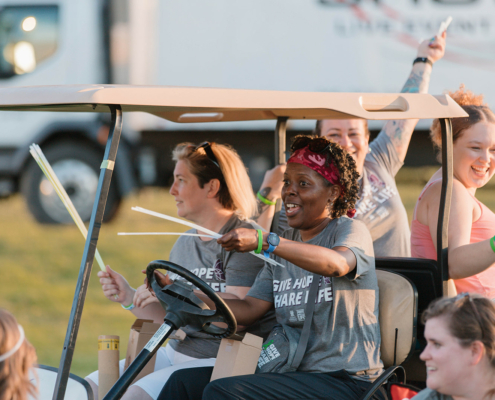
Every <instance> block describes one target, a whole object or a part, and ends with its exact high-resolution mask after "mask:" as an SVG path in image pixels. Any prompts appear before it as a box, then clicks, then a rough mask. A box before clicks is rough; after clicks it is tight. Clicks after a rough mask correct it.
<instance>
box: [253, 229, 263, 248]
mask: <svg viewBox="0 0 495 400" xmlns="http://www.w3.org/2000/svg"><path fill="white" fill-rule="evenodd" d="M256 230H257V231H258V248H257V249H256V250H255V251H254V252H255V253H256V254H261V251H262V250H263V231H262V230H261V229H256Z"/></svg>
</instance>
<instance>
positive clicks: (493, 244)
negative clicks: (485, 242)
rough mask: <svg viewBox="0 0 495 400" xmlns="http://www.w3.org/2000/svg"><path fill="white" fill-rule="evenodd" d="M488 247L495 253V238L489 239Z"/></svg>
mask: <svg viewBox="0 0 495 400" xmlns="http://www.w3.org/2000/svg"><path fill="white" fill-rule="evenodd" d="M490 246H491V247H492V250H493V252H494V253H495V236H494V237H492V238H491V239H490Z"/></svg>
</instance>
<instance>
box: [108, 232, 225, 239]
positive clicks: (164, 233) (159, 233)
mask: <svg viewBox="0 0 495 400" xmlns="http://www.w3.org/2000/svg"><path fill="white" fill-rule="evenodd" d="M117 235H119V236H131V235H143V236H144V235H177V236H200V237H209V238H212V239H216V238H215V236H212V235H200V234H198V233H187V232H119V233H117Z"/></svg>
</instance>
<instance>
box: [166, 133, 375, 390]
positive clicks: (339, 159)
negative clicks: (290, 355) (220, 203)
mask: <svg viewBox="0 0 495 400" xmlns="http://www.w3.org/2000/svg"><path fill="white" fill-rule="evenodd" d="M291 150H292V155H291V157H290V159H289V161H288V164H287V169H286V171H285V175H284V187H283V191H282V198H283V201H284V204H285V207H286V210H287V218H288V221H289V225H290V227H291V228H290V229H288V230H286V231H285V232H284V233H283V234H282V237H278V236H277V235H276V234H274V233H269V234H268V233H265V234H262V236H261V241H260V242H259V237H258V236H257V235H256V234H255V233H253V232H250V231H249V230H246V229H235V230H233V231H231V232H229V233H227V234H225V235H224V236H223V237H222V238H220V239H218V243H220V244H221V245H222V246H223V247H224V248H225V249H227V250H236V251H238V252H245V251H251V250H255V251H266V252H269V253H271V257H272V258H274V259H275V260H276V261H278V262H280V263H282V264H283V265H284V266H285V267H280V266H272V265H271V264H268V263H265V267H264V268H263V270H262V271H261V272H260V274H259V275H258V276H257V278H256V280H255V282H254V284H253V286H252V288H251V289H250V291H249V292H248V294H247V296H246V297H245V298H244V299H243V300H229V299H226V300H225V301H226V303H227V304H228V306H229V307H230V308H231V310H232V311H233V313H234V314H235V316H236V318H237V322H238V323H240V324H243V325H250V324H252V323H254V322H255V321H256V320H257V319H258V318H260V317H261V316H262V315H263V314H264V313H266V312H267V311H268V310H269V309H271V308H272V307H274V308H275V315H276V318H277V322H278V323H279V324H283V327H284V331H285V332H286V333H287V332H293V333H294V332H296V337H297V336H304V335H303V334H302V332H303V331H304V329H303V327H304V323H305V321H308V322H309V330H308V332H309V336H308V337H309V339H308V342H307V346H306V348H305V351H304V352H303V353H302V354H303V356H302V360H301V361H300V364H299V366H298V368H297V372H283V373H278V372H265V371H266V370H264V368H265V366H261V368H262V373H256V374H253V375H244V376H236V377H231V378H223V379H218V380H215V381H213V382H211V383H209V381H210V378H211V374H212V370H213V367H210V368H193V369H187V370H182V371H177V372H175V373H174V374H172V376H171V377H170V379H169V380H168V382H167V384H166V385H165V386H164V388H163V390H162V392H161V393H160V396H159V399H162V400H165V399H167V400H168V399H190V400H191V399H201V398H203V399H208V400H212V399H215V400H222V399H252V400H255V399H256V400H260V399H282V398H283V399H286V398H297V399H315V398H325V399H342V400H344V399H345V400H349V399H351V400H352V399H358V398H360V396H361V395H362V394H363V392H365V391H366V390H367V389H368V388H369V387H370V385H371V384H372V382H373V380H374V379H375V378H376V377H378V376H379V375H380V373H381V372H382V367H383V365H382V362H381V360H380V327H379V323H378V283H377V277H376V273H375V263H374V256H373V243H372V240H371V236H370V233H369V231H368V230H367V229H366V227H365V226H364V224H363V223H362V222H360V221H356V220H353V219H351V218H348V216H347V215H352V213H353V212H354V210H353V209H354V204H355V202H356V199H357V191H358V187H357V178H358V174H357V172H356V169H355V162H354V160H353V159H352V157H351V156H349V155H348V154H347V153H346V152H345V151H344V150H342V148H341V147H340V146H339V145H338V144H335V143H332V142H330V141H328V140H327V139H325V138H311V137H304V136H302V137H301V136H300V137H297V138H296V140H295V142H294V143H293V145H292V148H291ZM156 276H157V279H158V280H159V281H160V284H165V283H170V280H169V279H168V277H164V276H163V275H161V274H159V273H156ZM316 280H317V281H316ZM313 281H314V282H317V284H318V286H315V287H314V288H315V289H316V290H317V291H316V296H315V299H316V300H315V303H314V314H313V316H312V318H311V317H310V316H308V315H307V314H306V313H310V311H308V308H307V303H306V301H307V300H306V299H307V298H308V296H309V291H310V287H311V284H310V282H313ZM199 297H201V299H202V300H203V301H205V302H207V303H208V305H209V306H211V307H213V304H212V302H211V301H209V300H208V299H207V298H206V296H202V295H199ZM308 304H310V303H308ZM285 327H288V328H285ZM272 333H273V331H272ZM271 338H273V336H270V337H269V339H268V341H270V339H271ZM274 343H275V342H274ZM292 343H294V341H292ZM297 343H298V346H299V343H300V342H299V339H297ZM280 348H282V347H281V346H280ZM296 354H297V352H296ZM295 358H297V357H295ZM260 359H261V358H260ZM276 361H277V358H275V359H274V362H275V363H276ZM289 364H290V365H293V364H292V362H289V363H286V364H285V365H286V366H287V365H289ZM258 365H259V366H260V364H258ZM266 365H268V363H267V364H266Z"/></svg>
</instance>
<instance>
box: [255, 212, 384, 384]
mask: <svg viewBox="0 0 495 400" xmlns="http://www.w3.org/2000/svg"><path fill="white" fill-rule="evenodd" d="M282 236H283V237H284V238H287V239H290V240H294V241H297V242H302V240H301V236H300V234H299V231H298V230H295V229H288V230H287V231H285V232H284V233H283V235H282ZM305 243H308V244H312V245H316V246H323V247H326V248H329V249H331V248H333V247H337V246H343V247H347V248H348V249H350V250H351V251H352V252H353V253H354V255H355V256H356V260H357V266H356V269H355V270H354V271H352V272H351V273H350V274H349V275H348V276H344V277H340V278H329V277H324V278H322V280H321V281H320V288H319V292H318V295H317V298H316V306H315V310H314V315H313V323H312V325H311V334H310V337H309V342H308V347H307V350H306V353H305V355H304V358H303V360H302V362H301V365H300V367H299V370H301V371H306V372H331V371H338V370H341V369H345V370H346V371H347V372H348V373H350V374H351V375H353V377H355V378H357V379H361V380H365V381H371V380H374V379H375V378H376V377H378V376H379V374H380V373H381V372H382V367H383V364H382V362H381V360H380V326H379V323H378V282H377V278H376V273H375V259H374V257H373V244H372V242H371V237H370V234H369V232H368V230H367V229H366V227H365V226H364V224H363V223H362V222H360V221H356V220H352V219H349V218H347V217H341V218H338V219H335V220H332V221H330V223H329V224H328V225H327V226H326V227H325V229H324V230H323V231H322V232H320V233H319V234H318V235H317V236H316V237H314V238H312V239H311V240H308V241H307V242H305ZM272 257H274V258H275V259H276V260H277V261H278V262H280V263H282V264H283V265H285V266H286V268H282V267H278V266H273V265H271V264H267V263H265V268H263V269H262V270H261V272H260V273H259V275H258V277H257V278H256V281H255V282H254V285H253V286H252V288H251V290H250V291H249V293H248V296H251V297H255V298H257V299H261V300H265V301H269V302H272V303H273V304H274V306H275V315H276V317H277V322H278V323H280V324H286V325H289V326H291V327H293V328H295V329H299V330H302V327H303V325H304V319H305V304H306V299H307V296H308V294H309V286H310V283H311V281H312V278H313V274H312V273H311V272H308V271H306V270H304V269H302V268H299V267H297V266H296V265H294V264H292V263H290V262H288V261H286V260H284V259H281V258H280V257H276V256H274V255H272Z"/></svg>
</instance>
